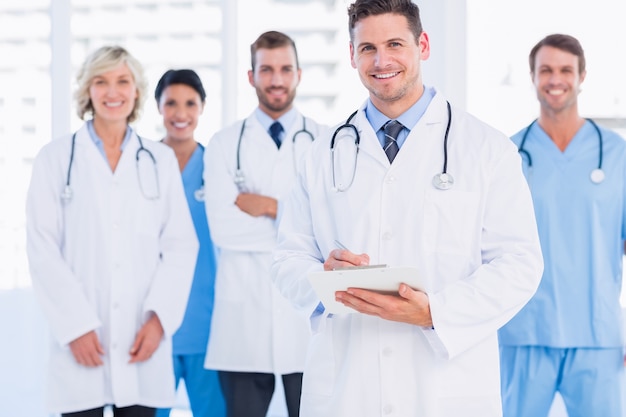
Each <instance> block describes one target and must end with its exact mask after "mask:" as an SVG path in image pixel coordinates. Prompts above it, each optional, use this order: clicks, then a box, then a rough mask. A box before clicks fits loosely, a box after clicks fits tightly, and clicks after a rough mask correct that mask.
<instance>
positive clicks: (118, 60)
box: [74, 46, 148, 123]
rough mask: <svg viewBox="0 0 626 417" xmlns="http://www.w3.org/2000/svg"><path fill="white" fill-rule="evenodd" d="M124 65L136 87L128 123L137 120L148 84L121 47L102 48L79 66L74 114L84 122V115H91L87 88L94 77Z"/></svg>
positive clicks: (140, 67)
mask: <svg viewBox="0 0 626 417" xmlns="http://www.w3.org/2000/svg"><path fill="white" fill-rule="evenodd" d="M122 63H124V64H126V66H127V67H128V69H129V70H130V72H131V74H132V75H133V79H134V81H135V85H136V86H137V100H135V107H134V108H133V111H132V112H131V113H130V115H129V116H128V123H130V122H133V121H135V120H137V119H138V118H139V115H140V113H141V109H142V107H143V102H144V101H145V99H146V95H147V92H148V82H147V80H146V78H145V76H144V73H143V67H142V66H141V64H140V63H139V61H137V59H136V58H134V57H133V56H132V55H131V54H130V53H128V51H127V50H126V49H124V48H122V47H121V46H103V47H101V48H99V49H97V50H95V51H94V52H92V53H91V54H90V55H89V56H88V57H87V59H85V62H84V63H83V65H82V66H81V68H80V69H79V71H78V74H77V75H76V83H77V84H78V88H77V90H76V92H75V93H74V99H75V100H76V114H78V117H79V118H80V119H81V120H84V117H85V114H86V113H90V114H92V115H93V104H92V103H91V97H90V96H89V88H90V87H91V81H92V80H93V78H94V77H97V76H98V75H101V74H104V73H105V72H107V71H110V70H112V69H114V68H115V67H117V66H118V65H120V64H122Z"/></svg>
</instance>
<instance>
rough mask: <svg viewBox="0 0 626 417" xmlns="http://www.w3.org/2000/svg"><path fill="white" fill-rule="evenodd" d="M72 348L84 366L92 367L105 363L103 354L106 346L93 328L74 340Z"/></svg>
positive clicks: (77, 359) (71, 344)
mask: <svg viewBox="0 0 626 417" xmlns="http://www.w3.org/2000/svg"><path fill="white" fill-rule="evenodd" d="M70 349H71V350H72V354H73V355H74V359H76V362H78V363H79V364H81V365H83V366H87V367H90V368H92V367H96V366H101V365H102V364H103V362H102V358H101V356H102V355H104V348H103V347H102V345H101V344H100V340H98V336H97V335H96V332H95V331H93V330H92V331H90V332H89V333H85V334H84V335H82V336H80V337H79V338H77V339H74V340H72V341H71V342H70Z"/></svg>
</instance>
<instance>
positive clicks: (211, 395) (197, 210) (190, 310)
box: [154, 69, 225, 417]
mask: <svg viewBox="0 0 626 417" xmlns="http://www.w3.org/2000/svg"><path fill="white" fill-rule="evenodd" d="M154 98H155V99H156V102H157V106H158V108H159V113H160V114H161V115H162V116H163V126H164V127H165V131H166V133H165V137H164V138H163V143H165V144H166V145H168V146H170V147H171V148H172V149H173V150H174V153H175V154H176V158H177V159H178V166H179V168H180V172H181V174H182V178H183V185H184V188H185V197H187V204H188V205H189V210H190V211H191V217H192V219H193V223H194V226H195V229H196V234H197V236H198V240H199V241H200V252H199V254H198V260H197V262H196V270H195V274H194V279H193V284H192V287H191V293H190V295H189V301H188V303H187V311H186V313H185V318H184V320H183V324H182V325H181V327H180V328H179V329H178V331H177V332H176V334H174V338H173V355H174V375H175V379H176V386H178V383H179V381H180V380H181V379H183V380H184V381H185V387H186V388H187V396H188V397H189V403H190V405H191V411H192V412H193V415H194V417H222V416H224V415H225V407H224V399H223V397H222V392H221V390H220V386H219V381H218V378H217V372H216V371H213V370H208V369H204V357H205V355H206V348H207V343H208V339H209V334H210V330H211V315H212V313H213V293H214V284H215V264H216V262H215V258H216V256H215V250H214V248H213V243H212V242H211V236H210V232H209V225H208V222H207V218H206V213H205V209H204V185H203V181H202V171H203V169H204V163H203V159H204V147H203V146H202V145H201V144H199V143H198V142H196V140H195V138H194V131H195V130H196V127H197V126H198V119H199V117H200V115H201V114H202V111H203V110H204V103H205V98H206V93H205V91H204V87H203V86H202V82H201V81H200V77H198V74H196V73H195V72H194V71H193V70H190V69H181V70H169V71H167V72H165V74H163V76H162V77H161V79H160V80H159V83H158V84H157V87H156V90H155V92H154ZM169 412H170V410H169V409H161V410H158V412H157V416H158V417H167V416H168V415H169Z"/></svg>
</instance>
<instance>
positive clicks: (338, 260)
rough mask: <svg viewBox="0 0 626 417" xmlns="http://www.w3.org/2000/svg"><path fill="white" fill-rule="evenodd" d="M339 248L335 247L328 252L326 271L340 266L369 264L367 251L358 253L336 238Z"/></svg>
mask: <svg viewBox="0 0 626 417" xmlns="http://www.w3.org/2000/svg"><path fill="white" fill-rule="evenodd" d="M335 244H336V245H337V249H333V250H331V251H330V253H329V254H328V258H326V261H325V262H324V270H325V271H333V270H335V269H339V268H346V267H351V266H365V265H369V263H370V257H369V255H368V254H366V253H362V254H360V255H357V254H355V253H353V252H352V251H350V249H348V248H346V247H345V246H344V245H343V244H341V242H339V241H337V240H335Z"/></svg>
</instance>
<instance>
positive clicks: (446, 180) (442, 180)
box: [330, 101, 454, 193]
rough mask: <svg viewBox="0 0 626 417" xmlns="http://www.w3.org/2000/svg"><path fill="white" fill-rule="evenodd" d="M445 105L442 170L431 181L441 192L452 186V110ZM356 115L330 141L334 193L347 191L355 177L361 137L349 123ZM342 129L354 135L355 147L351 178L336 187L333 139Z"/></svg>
mask: <svg viewBox="0 0 626 417" xmlns="http://www.w3.org/2000/svg"><path fill="white" fill-rule="evenodd" d="M446 105H447V108H448V125H447V126H446V133H445V135H444V137H443V170H442V171H441V172H440V173H438V174H435V176H434V177H433V180H432V183H433V186H434V187H435V188H437V189H438V190H442V191H443V190H449V189H450V188H452V186H453V185H454V178H453V177H452V175H450V174H449V173H448V134H449V133H450V125H451V124H452V109H451V108H450V102H448V101H446ZM357 113H358V110H357V111H355V112H354V113H352V114H351V115H350V117H348V119H347V120H346V122H345V123H344V124H342V125H341V126H339V127H338V128H337V129H336V130H335V133H333V136H332V138H331V139H330V166H331V170H332V177H333V191H336V192H341V193H343V192H345V191H347V190H348V189H349V188H350V187H351V186H352V183H353V182H354V177H355V175H356V161H357V157H358V155H359V146H360V144H361V136H360V135H359V130H358V129H357V127H356V126H355V125H354V124H352V123H350V121H351V120H352V118H353V117H354V116H355V115H356V114H357ZM342 129H348V130H350V131H352V132H353V133H354V145H355V151H354V165H353V169H352V177H351V178H350V182H349V183H348V185H346V186H341V185H337V180H336V175H335V139H336V138H337V135H338V134H339V132H341V130H342Z"/></svg>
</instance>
